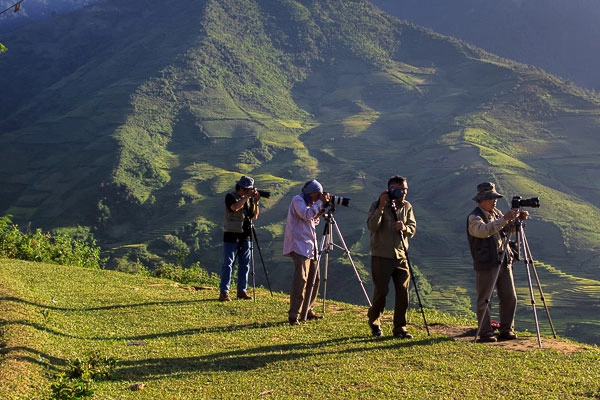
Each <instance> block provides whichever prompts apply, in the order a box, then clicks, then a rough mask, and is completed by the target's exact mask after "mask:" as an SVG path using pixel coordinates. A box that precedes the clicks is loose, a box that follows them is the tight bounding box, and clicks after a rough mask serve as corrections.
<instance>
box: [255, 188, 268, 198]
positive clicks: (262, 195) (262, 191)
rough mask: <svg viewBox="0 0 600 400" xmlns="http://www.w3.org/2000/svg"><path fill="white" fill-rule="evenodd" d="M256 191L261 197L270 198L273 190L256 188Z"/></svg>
mask: <svg viewBox="0 0 600 400" xmlns="http://www.w3.org/2000/svg"><path fill="white" fill-rule="evenodd" d="M256 191H257V192H258V194H259V195H260V197H264V198H265V199H268V198H269V197H271V192H267V191H266V190H256Z"/></svg>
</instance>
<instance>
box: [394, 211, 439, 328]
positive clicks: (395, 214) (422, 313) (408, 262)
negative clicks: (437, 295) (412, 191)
mask: <svg viewBox="0 0 600 400" xmlns="http://www.w3.org/2000/svg"><path fill="white" fill-rule="evenodd" d="M390 203H391V207H392V211H393V214H394V220H395V221H398V214H397V211H398V207H397V206H396V203H395V202H394V201H393V200H391V201H390ZM398 233H399V234H400V242H401V243H402V250H404V254H405V255H406V263H407V264H408V273H409V274H410V279H411V280H412V283H413V286H414V287H415V293H416V294H417V301H418V302H419V308H420V309H421V315H422V316H423V323H424V324H425V330H426V331H427V335H430V333H429V326H428V325H427V319H425V311H424V310H423V303H421V296H419V289H418V288H417V281H416V278H415V274H414V273H413V269H412V265H411V263H410V258H409V257H408V249H407V248H406V245H405V244H404V234H403V233H402V231H398Z"/></svg>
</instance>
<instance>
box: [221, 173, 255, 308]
mask: <svg viewBox="0 0 600 400" xmlns="http://www.w3.org/2000/svg"><path fill="white" fill-rule="evenodd" d="M259 201H260V194H259V193H258V190H256V188H255V187H254V179H252V178H250V177H249V176H242V177H241V178H240V180H239V181H237V182H236V185H235V191H234V192H230V193H227V195H226V196H225V226H224V230H225V231H224V234H223V264H222V265H221V283H220V285H219V290H220V294H219V301H231V297H229V288H230V286H231V274H232V271H233V264H234V263H235V260H236V258H237V260H238V277H237V278H238V279H237V296H236V297H237V298H238V299H242V300H250V299H252V296H250V295H248V293H247V292H246V288H247V287H248V271H249V270H250V256H251V254H250V248H251V244H252V229H251V224H250V220H255V219H257V218H258V214H259V208H258V202H259Z"/></svg>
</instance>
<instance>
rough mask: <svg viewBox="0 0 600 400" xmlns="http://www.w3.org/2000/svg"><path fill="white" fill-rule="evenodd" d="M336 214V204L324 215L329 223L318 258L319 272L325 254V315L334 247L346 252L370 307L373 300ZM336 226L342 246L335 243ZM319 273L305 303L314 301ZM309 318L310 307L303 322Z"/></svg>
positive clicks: (326, 225) (315, 276)
mask: <svg viewBox="0 0 600 400" xmlns="http://www.w3.org/2000/svg"><path fill="white" fill-rule="evenodd" d="M334 212H335V204H330V206H329V209H328V210H327V212H325V214H323V217H324V218H325V221H326V222H327V223H326V224H325V227H324V228H323V238H322V239H321V247H320V249H319V253H318V256H317V271H318V270H319V267H320V262H321V258H322V256H323V254H325V268H324V271H325V272H324V274H323V314H325V299H326V297H327V271H328V267H329V252H330V251H332V250H333V248H334V247H337V248H339V249H342V250H344V252H345V253H346V255H347V256H348V260H349V261H350V264H351V265H352V268H353V269H354V273H355V274H356V278H357V279H358V282H359V284H360V286H361V288H362V291H363V293H364V295H365V297H366V298H367V303H369V307H370V306H371V300H370V299H369V295H368V294H367V291H366V289H365V285H364V284H363V281H362V279H360V275H359V273H358V269H357V268H356V265H355V264H354V261H352V256H351V255H350V250H348V246H346V242H345V241H344V237H343V236H342V233H341V232H340V228H339V226H338V225H337V223H336V221H335V218H334V216H333V214H334ZM334 226H335V229H336V231H337V234H338V237H339V238H340V241H341V242H342V245H341V246H339V245H337V244H335V243H334V241H333V231H332V228H333V227H334ZM317 275H318V274H317V272H316V271H315V274H314V276H313V280H312V282H311V285H310V290H309V294H308V298H307V299H306V300H305V301H309V302H310V299H312V295H313V291H314V287H315V283H316V280H317ZM307 318H308V307H307V308H306V311H305V312H304V316H303V321H306V319H307Z"/></svg>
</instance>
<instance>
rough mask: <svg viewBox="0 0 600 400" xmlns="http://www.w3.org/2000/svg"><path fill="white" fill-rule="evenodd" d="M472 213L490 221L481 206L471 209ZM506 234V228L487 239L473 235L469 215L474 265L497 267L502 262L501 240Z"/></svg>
mask: <svg viewBox="0 0 600 400" xmlns="http://www.w3.org/2000/svg"><path fill="white" fill-rule="evenodd" d="M471 215H477V216H479V217H481V218H482V219H483V222H485V223H486V224H487V223H489V222H490V220H489V219H488V217H487V214H486V213H485V212H483V210H482V209H481V208H479V207H475V209H474V210H473V211H471V214H469V216H471ZM500 217H501V216H500V215H495V216H494V218H495V219H498V218H500ZM505 236H506V233H505V232H504V229H501V230H500V231H499V232H498V233H497V234H494V235H492V236H490V237H487V238H485V239H481V238H478V237H475V236H472V235H471V234H470V233H469V217H467V237H468V238H469V248H470V249H471V256H472V257H473V267H474V268H475V269H476V270H477V269H486V268H496V267H498V265H499V264H500V258H501V254H500V252H499V243H498V242H499V241H500V242H501V241H502V239H503V238H504V237H505Z"/></svg>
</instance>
